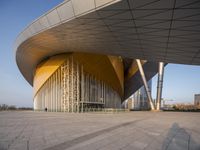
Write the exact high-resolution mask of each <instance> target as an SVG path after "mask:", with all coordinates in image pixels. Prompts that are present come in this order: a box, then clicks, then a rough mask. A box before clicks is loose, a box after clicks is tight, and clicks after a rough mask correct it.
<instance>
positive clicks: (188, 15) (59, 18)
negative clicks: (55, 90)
mask: <svg viewBox="0 0 200 150" xmlns="http://www.w3.org/2000/svg"><path fill="white" fill-rule="evenodd" d="M199 4H200V1H195V0H191V1H177V2H176V1H175V0H172V1H165V0H161V1H150V0H147V1H140V0H136V1H133V0H129V1H126V0H84V1H83V0H66V1H64V2H63V3H61V4H60V5H58V6H56V7H55V8H53V9H52V10H50V11H49V12H47V13H46V14H45V15H43V16H41V17H40V18H38V19H37V20H35V21H34V22H33V23H32V24H30V25H29V26H28V27H27V28H26V29H25V30H24V31H23V32H22V33H21V34H20V35H19V36H18V38H17V40H16V43H15V48H16V62H17V65H18V67H19V69H20V71H21V73H22V74H23V76H24V77H25V79H26V80H27V81H28V82H29V83H30V84H31V85H32V84H33V75H34V72H35V68H36V66H37V65H38V64H39V63H40V62H41V61H42V60H43V59H45V58H47V57H50V56H52V55H55V54H60V53H67V52H89V53H97V54H106V55H116V56H122V57H127V58H139V59H143V60H148V61H163V62H166V63H181V64H195V65H199V64H200V50H199V47H200V42H199V38H200V34H199V32H200V30H199V24H198V22H199V21H200V19H199V18H200V17H199V10H200V9H199V8H196V5H199ZM194 8H196V9H194Z"/></svg>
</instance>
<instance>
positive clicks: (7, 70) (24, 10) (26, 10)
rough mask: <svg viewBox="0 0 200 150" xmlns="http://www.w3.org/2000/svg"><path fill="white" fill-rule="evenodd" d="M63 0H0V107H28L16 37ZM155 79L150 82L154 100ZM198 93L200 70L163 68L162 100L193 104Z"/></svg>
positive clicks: (29, 92) (28, 90)
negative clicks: (15, 45) (17, 58)
mask: <svg viewBox="0 0 200 150" xmlns="http://www.w3.org/2000/svg"><path fill="white" fill-rule="evenodd" d="M62 1H63V0H0V67H1V68H0V104H3V103H5V104H14V105H16V106H32V104H33V103H32V99H33V98H32V97H33V95H32V87H31V86H30V85H29V84H28V82H26V81H25V79H24V78H23V76H22V75H21V73H20V72H19V70H18V68H17V65H16V63H15V53H14V49H13V45H14V41H15V39H16V37H17V35H18V34H19V33H20V32H21V31H22V30H23V29H24V28H25V27H26V26H27V25H28V24H29V23H31V22H32V21H33V20H34V19H36V18H37V17H39V16H40V15H42V14H43V13H45V12H46V11H48V10H49V9H51V8H53V7H54V6H56V5H57V4H59V3H60V2H62ZM156 80H157V77H154V78H153V97H155V89H156ZM195 93H200V67H199V66H189V65H174V64H169V65H168V66H167V67H165V76H164V89H163V97H164V98H165V99H169V100H170V99H173V100H175V102H180V101H182V102H193V99H194V94H195Z"/></svg>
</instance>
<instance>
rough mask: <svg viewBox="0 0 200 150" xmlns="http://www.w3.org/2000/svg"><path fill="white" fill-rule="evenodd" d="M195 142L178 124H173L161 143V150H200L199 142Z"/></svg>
mask: <svg viewBox="0 0 200 150" xmlns="http://www.w3.org/2000/svg"><path fill="white" fill-rule="evenodd" d="M199 136H200V135H199ZM197 141H198V140H197V139H196V140H195V139H193V137H192V135H191V134H190V133H188V132H187V131H186V130H185V129H184V128H181V127H180V126H179V124H178V123H173V125H172V126H171V128H170V129H169V131H168V133H167V135H166V138H165V139H164V141H163V144H162V150H200V141H198V143H197Z"/></svg>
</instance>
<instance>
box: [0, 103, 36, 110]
mask: <svg viewBox="0 0 200 150" xmlns="http://www.w3.org/2000/svg"><path fill="white" fill-rule="evenodd" d="M6 110H33V108H32V107H16V106H15V105H7V104H0V111H6Z"/></svg>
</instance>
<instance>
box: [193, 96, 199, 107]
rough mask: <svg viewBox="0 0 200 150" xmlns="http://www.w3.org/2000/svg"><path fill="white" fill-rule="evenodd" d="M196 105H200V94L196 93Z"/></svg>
mask: <svg viewBox="0 0 200 150" xmlns="http://www.w3.org/2000/svg"><path fill="white" fill-rule="evenodd" d="M194 105H196V106H200V94H195V95H194Z"/></svg>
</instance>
